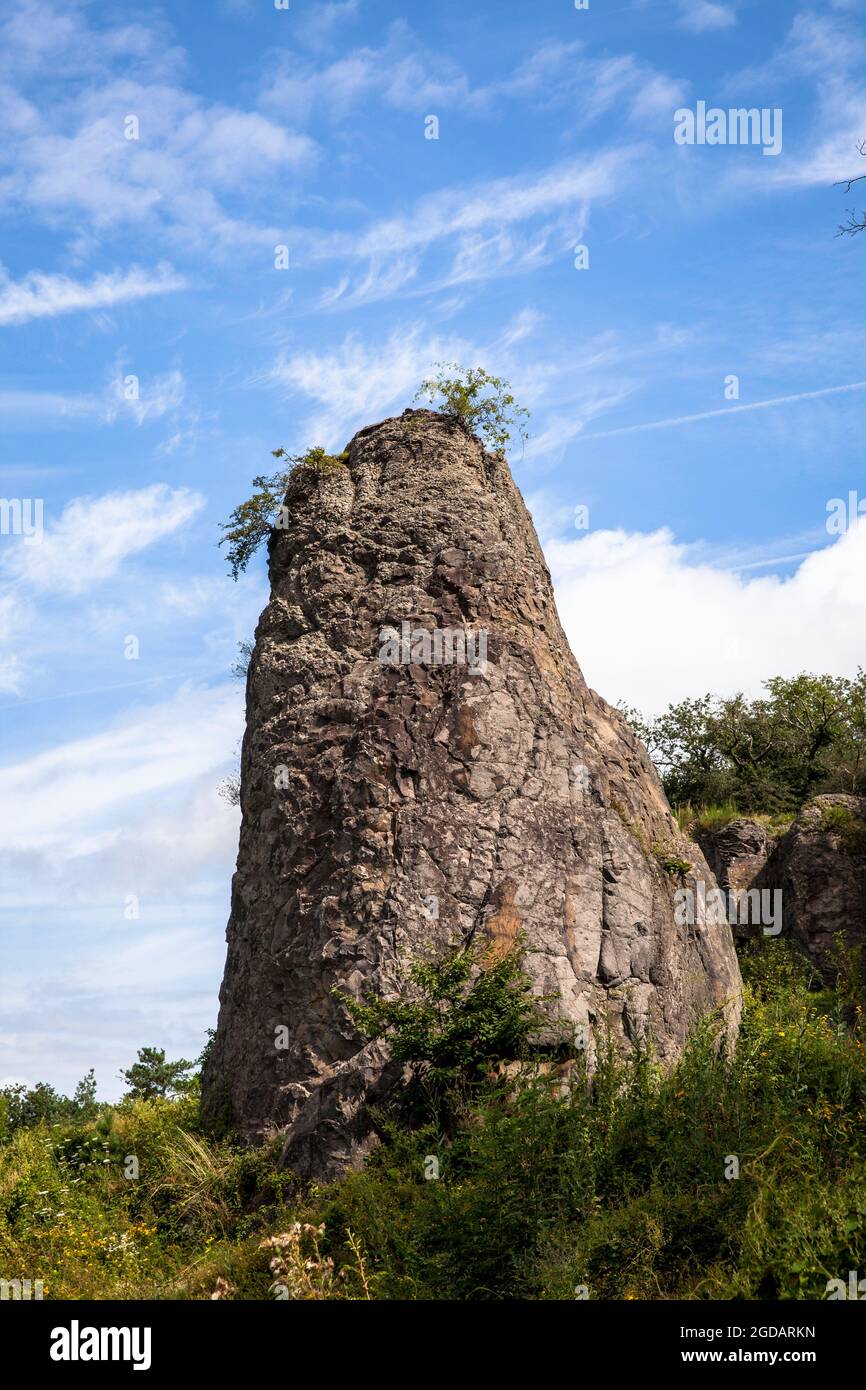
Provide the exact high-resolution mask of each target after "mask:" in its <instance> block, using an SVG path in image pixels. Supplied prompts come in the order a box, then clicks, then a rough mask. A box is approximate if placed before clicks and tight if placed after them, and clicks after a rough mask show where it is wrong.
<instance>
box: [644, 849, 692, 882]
mask: <svg viewBox="0 0 866 1390" xmlns="http://www.w3.org/2000/svg"><path fill="white" fill-rule="evenodd" d="M653 858H654V859H655V860H656V863H657V864H658V865H659V866H660V867H661V868H662V869H663V870H664V872H665V873H666V874H668V875H669V876H670V877H671V878H682V877H683V875H684V874H689V873H691V871H692V867H693V866H692V864H691V862H690V861H689V860H688V859H683V857H682V855H680V854H677V852H676V849H672V848H671V847H670V846H668V845H654V846H653Z"/></svg>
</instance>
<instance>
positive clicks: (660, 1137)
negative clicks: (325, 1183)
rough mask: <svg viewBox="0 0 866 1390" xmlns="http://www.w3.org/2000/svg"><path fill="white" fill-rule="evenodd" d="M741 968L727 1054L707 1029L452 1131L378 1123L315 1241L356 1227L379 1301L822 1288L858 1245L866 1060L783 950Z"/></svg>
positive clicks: (724, 1294)
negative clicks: (673, 1047)
mask: <svg viewBox="0 0 866 1390" xmlns="http://www.w3.org/2000/svg"><path fill="white" fill-rule="evenodd" d="M744 970H745V974H746V977H747V981H748V986H747V992H746V1011H745V1019H744V1024H743V1029H742V1036H741V1040H740V1045H739V1048H738V1050H737V1052H736V1054H734V1055H727V1054H726V1053H725V1052H724V1051H720V1050H719V1048H718V1045H717V1025H716V1024H714V1023H713V1022H712V1021H710V1022H709V1023H707V1024H705V1025H704V1026H703V1027H702V1028H700V1029H698V1031H697V1032H696V1034H695V1035H694V1036H693V1038H692V1041H691V1043H690V1045H689V1046H688V1048H687V1050H686V1052H685V1054H684V1056H683V1057H682V1059H681V1061H680V1062H679V1063H678V1064H677V1066H676V1067H675V1068H673V1069H672V1070H671V1071H670V1072H668V1073H665V1072H664V1071H663V1070H662V1069H661V1068H660V1067H658V1066H656V1065H655V1064H654V1063H653V1062H652V1060H651V1059H650V1058H649V1057H648V1056H647V1055H646V1054H645V1053H641V1052H638V1053H637V1054H636V1055H635V1056H633V1057H632V1058H630V1059H625V1060H623V1059H618V1058H617V1057H616V1056H615V1055H614V1054H613V1053H612V1052H611V1051H610V1050H608V1051H604V1050H603V1055H602V1057H601V1058H600V1063H599V1067H598V1070H597V1072H596V1074H595V1076H594V1078H593V1081H592V1085H591V1086H587V1084H586V1082H585V1079H584V1078H583V1076H582V1074H581V1073H579V1072H578V1073H577V1074H576V1075H575V1076H574V1077H573V1081H572V1084H571V1085H570V1087H569V1088H568V1089H567V1090H566V1092H565V1093H563V1089H562V1083H561V1082H559V1083H558V1084H557V1085H556V1086H553V1085H551V1084H550V1077H549V1075H547V1074H545V1072H544V1070H543V1069H542V1068H541V1067H539V1068H537V1069H536V1071H535V1073H534V1074H532V1072H530V1071H527V1072H525V1073H524V1074H523V1075H522V1078H521V1080H520V1084H519V1085H515V1086H514V1087H513V1088H512V1089H511V1091H510V1092H503V1089H502V1088H501V1087H499V1088H495V1087H493V1088H491V1089H490V1090H488V1091H487V1092H485V1093H483V1094H481V1095H479V1096H478V1097H477V1100H476V1104H475V1107H474V1109H473V1111H472V1115H471V1118H470V1119H468V1120H467V1122H466V1123H464V1124H463V1125H461V1127H460V1128H459V1129H458V1130H457V1131H456V1132H455V1133H453V1134H451V1135H443V1134H442V1133H441V1131H440V1130H439V1129H438V1128H437V1126H436V1124H435V1123H431V1124H430V1125H428V1126H427V1127H426V1128H419V1129H418V1130H416V1131H414V1132H408V1133H407V1131H406V1130H405V1129H402V1130H397V1129H395V1130H394V1131H393V1132H390V1133H387V1132H386V1134H385V1137H384V1142H383V1144H382V1145H381V1146H380V1148H379V1149H378V1150H377V1151H376V1153H375V1154H374V1156H373V1157H372V1158H371V1160H370V1161H369V1163H368V1165H367V1168H366V1169H365V1171H364V1172H362V1173H358V1174H353V1175H351V1176H350V1177H349V1178H347V1179H346V1180H345V1181H344V1182H343V1183H342V1184H340V1185H339V1186H338V1187H336V1188H333V1189H329V1190H327V1192H326V1193H325V1194H323V1195H322V1198H321V1199H320V1200H319V1205H318V1208H317V1210H318V1213H319V1214H320V1215H322V1216H324V1219H325V1222H326V1231H327V1233H328V1241H329V1244H328V1247H327V1248H328V1249H329V1250H330V1251H331V1253H332V1254H333V1255H334V1257H335V1258H336V1259H338V1260H339V1258H340V1257H341V1252H344V1251H345V1249H346V1236H345V1232H346V1231H347V1230H348V1229H351V1230H352V1231H353V1232H354V1233H355V1234H356V1237H357V1238H358V1239H359V1240H360V1241H361V1243H362V1245H363V1247H364V1250H365V1252H366V1256H367V1264H368V1269H369V1277H370V1283H371V1286H372V1288H373V1290H374V1293H375V1296H376V1297H381V1298H421V1299H443V1300H444V1299H478V1298H481V1299H485V1298H488V1299H489V1298H496V1299H548V1298H557V1299H570V1298H573V1297H574V1296H575V1288H576V1286H578V1285H586V1286H588V1288H589V1290H590V1296H591V1297H592V1298H614V1299H622V1298H626V1299H628V1298H638V1299H658V1298H720V1299H730V1298H741V1299H742V1298H745V1299H752V1298H754V1299H763V1298H776V1297H778V1298H803V1297H807V1298H821V1297H823V1296H824V1295H825V1291H826V1282H827V1280H828V1278H831V1277H835V1276H836V1275H838V1274H840V1273H841V1274H843V1275H844V1273H845V1271H846V1270H847V1269H849V1268H857V1267H859V1266H860V1265H862V1262H863V1255H864V1250H866V1169H864V1164H863V1159H864V1157H866V1056H864V1049H863V1046H862V1044H861V1043H859V1042H858V1041H857V1039H856V1038H855V1037H853V1036H852V1034H851V1032H850V1031H849V1030H848V1029H847V1028H846V1027H845V1026H844V1025H843V1024H841V1023H840V1022H839V1020H838V1019H837V1018H836V1017H835V1016H834V1007H833V1002H832V997H831V996H829V995H827V994H822V993H816V992H815V991H814V989H813V988H811V987H810V986H812V985H814V983H815V981H814V980H813V979H812V972H811V968H810V966H809V964H808V962H807V961H805V959H804V958H803V957H802V956H800V955H798V953H797V952H796V951H794V950H793V949H792V948H790V947H789V945H788V944H786V943H785V942H783V941H781V940H777V939H774V940H772V941H767V940H762V941H759V942H756V943H754V945H753V946H750V948H749V954H748V956H747V957H746V959H745V960H744ZM431 1155H435V1156H437V1157H438V1159H439V1163H440V1177H439V1179H438V1180H435V1181H426V1180H425V1164H426V1163H427V1160H428V1158H429V1156H431ZM729 1155H735V1156H737V1157H738V1159H739V1163H740V1176H739V1178H733V1177H732V1178H730V1179H729V1178H726V1176H725V1173H726V1168H727V1160H728V1156H729ZM326 1199H327V1201H326ZM323 1203H325V1204H324V1205H323Z"/></svg>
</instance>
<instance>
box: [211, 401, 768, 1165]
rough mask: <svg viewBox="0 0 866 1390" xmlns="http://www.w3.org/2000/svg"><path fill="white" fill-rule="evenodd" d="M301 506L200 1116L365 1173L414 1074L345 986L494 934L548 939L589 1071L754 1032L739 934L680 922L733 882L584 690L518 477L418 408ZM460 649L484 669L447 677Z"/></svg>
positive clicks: (388, 988)
mask: <svg viewBox="0 0 866 1390" xmlns="http://www.w3.org/2000/svg"><path fill="white" fill-rule="evenodd" d="M286 506H287V508H288V511H287V516H288V518H289V520H288V524H287V526H286V527H285V529H282V530H278V531H275V532H274V534H273V536H272V539H271V542H270V579H271V598H270V602H269V603H268V605H267V607H266V609H265V610H264V612H263V614H262V616H261V619H260V622H259V625H258V629H257V632H256V642H255V650H254V653H253V657H252V660H251V663H250V668H249V674H248V679H247V728H246V735H245V738H244V745H243V754H242V762H241V807H242V813H243V821H242V828H241V836H240V848H239V854H238V866H237V872H236V874H235V878H234V882H233V889H232V911H231V918H230V921H229V926H228V957H227V961H226V967H225V977H224V981H223V986H222V990H221V995H220V998H221V1008H220V1016H219V1024H218V1029H217V1036H216V1039H215V1042H214V1047H213V1051H212V1056H211V1059H210V1063H209V1065H208V1067H207V1069H206V1073H205V1078H204V1095H205V1105H206V1108H210V1109H211V1111H212V1112H215V1111H216V1110H217V1109H218V1108H219V1107H220V1106H221V1105H224V1104H225V1103H226V1102H228V1104H229V1106H230V1111H231V1115H232V1118H233V1119H234V1121H235V1123H237V1124H239V1125H240V1127H241V1128H242V1129H243V1131H244V1132H246V1133H247V1134H248V1135H249V1136H250V1137H254V1136H256V1135H261V1134H265V1133H269V1132H273V1131H274V1130H283V1131H285V1135H286V1147H285V1161H286V1163H287V1164H288V1165H289V1166H290V1167H291V1168H293V1169H294V1170H295V1171H297V1172H299V1173H302V1174H305V1175H314V1176H318V1177H329V1176H333V1175H334V1174H336V1173H338V1172H339V1171H341V1169H343V1168H344V1167H345V1166H347V1165H351V1164H354V1163H357V1162H359V1161H361V1160H362V1158H363V1155H364V1153H365V1151H366V1149H367V1147H368V1146H369V1144H370V1142H371V1136H370V1128H369V1125H368V1123H367V1120H366V1108H365V1107H366V1102H367V1100H368V1099H369V1097H370V1095H371V1093H372V1095H374V1096H377V1097H378V1096H380V1095H382V1094H384V1093H385V1091H387V1088H388V1086H389V1085H391V1084H392V1083H393V1081H394V1080H395V1074H394V1069H393V1064H390V1063H389V1061H388V1058H387V1053H386V1051H385V1050H384V1049H383V1048H382V1047H381V1045H379V1044H369V1043H367V1042H365V1040H364V1039H363V1038H361V1037H359V1035H358V1033H357V1031H356V1029H355V1028H354V1026H353V1025H352V1023H351V1021H350V1019H349V1017H348V1015H347V1014H346V1012H345V1010H344V1008H343V1007H342V1005H341V1004H340V1003H339V1001H338V1000H336V999H335V998H334V995H333V994H332V990H333V988H334V986H337V987H339V988H340V989H342V990H344V991H348V992H350V993H352V994H355V995H367V996H369V995H370V994H372V993H385V994H388V993H393V992H396V991H397V990H398V989H399V988H400V986H401V981H402V979H403V975H404V973H405V969H406V967H407V965H408V964H409V963H411V962H412V961H413V960H414V959H415V958H416V957H418V956H419V955H421V954H425V953H429V952H436V951H439V950H441V949H443V948H444V947H445V946H446V945H447V944H448V943H450V942H453V941H455V940H458V939H468V938H471V937H473V936H478V935H481V936H482V937H484V938H487V939H489V940H491V941H492V942H494V943H496V944H497V945H498V946H499V947H501V948H503V949H505V948H507V946H508V945H509V944H510V943H511V942H513V941H514V940H515V939H516V938H517V937H518V935H519V934H520V933H521V932H523V933H525V934H526V938H527V942H528V945H529V947H530V948H531V949H530V951H529V953H528V954H527V958H526V963H527V969H528V972H529V974H530V975H531V977H532V980H533V982H534V985H535V987H536V989H537V991H538V993H539V994H551V993H555V994H558V995H559V1000H558V1002H557V1003H556V1004H554V1005H551V1006H550V1009H551V1013H552V1014H554V1015H559V1016H562V1015H565V1016H566V1017H567V1018H568V1019H569V1020H571V1022H572V1023H574V1024H575V1025H579V1024H585V1025H589V1049H590V1058H591V1057H592V1052H593V1048H594V1045H595V1040H596V1039H598V1038H599V1037H600V1035H601V1032H602V1031H603V1030H604V1029H605V1028H606V1027H610V1029H611V1030H612V1033H613V1036H614V1038H615V1039H616V1040H617V1042H618V1044H619V1045H620V1046H622V1047H623V1048H626V1047H628V1046H629V1045H630V1044H631V1043H633V1042H634V1040H636V1039H638V1038H641V1037H644V1036H646V1037H647V1038H649V1039H651V1040H652V1043H653V1045H654V1048H655V1051H656V1053H657V1055H658V1056H659V1057H660V1058H661V1059H662V1060H663V1061H665V1062H670V1061H672V1060H673V1059H674V1058H675V1057H676V1056H677V1055H678V1053H679V1051H680V1050H681V1048H682V1046H683V1043H684V1041H685V1039H686V1036H687V1034H688V1032H689V1030H690V1028H691V1027H692V1026H693V1024H694V1023H695V1021H696V1020H697V1019H699V1018H700V1017H702V1016H704V1015H706V1014H707V1013H708V1012H709V1011H711V1010H716V1009H719V1010H720V1011H721V1017H722V1019H723V1022H724V1025H725V1026H726V1027H727V1028H728V1030H729V1031H730V1030H732V1029H734V1028H735V1027H736V1023H737V1021H738V1017H739V1008H740V992H741V982H740V974H739V969H738V966H737V961H736V956H735V952H734V948H733V942H732V938H731V933H730V930H729V928H727V927H726V926H725V927H718V926H713V927H707V926H702V925H701V924H700V922H699V921H698V922H697V923H693V924H689V923H688V922H684V923H683V924H681V925H680V924H678V915H679V916H682V915H683V914H677V913H676V911H675V903H674V894H675V892H676V890H678V889H680V890H682V889H684V888H685V889H688V888H690V887H691V888H692V890H694V888H695V884H696V880H698V879H702V880H704V882H705V884H707V885H711V886H713V887H715V879H714V878H713V876H712V874H711V872H710V870H709V868H708V867H707V864H706V861H705V860H704V858H703V856H702V854H701V851H700V850H699V849H698V847H697V846H696V845H694V844H692V843H690V842H689V841H688V840H685V839H684V838H683V836H682V835H681V833H680V832H679V829H678V827H677V825H676V823H675V821H674V819H673V818H672V816H671V813H670V810H669V808H668V805H667V802H666V800H665V797H664V793H663V792H662V789H661V786H660V784H659V781H658V778H657V776H656V774H655V772H654V770H653V768H652V765H651V763H650V761H649V759H648V757H647V754H646V752H645V751H644V749H643V747H642V745H641V744H640V743H639V741H638V740H637V738H636V737H635V735H634V734H633V733H632V732H631V730H630V729H629V727H628V726H627V725H626V723H625V721H624V720H623V718H622V717H621V715H620V714H619V713H618V712H617V711H616V710H614V709H612V708H611V707H610V706H608V705H607V704H606V703H605V702H604V701H603V700H602V699H601V698H600V697H599V696H598V695H596V694H595V693H594V692H593V691H591V690H590V689H589V688H588V687H587V685H586V683H585V681H584V679H583V677H582V675H581V672H580V670H579V668H578V666H577V663H576V661H575V659H574V657H573V655H572V653H571V650H570V648H569V645H568V642H567V640H566V637H565V634H564V632H563V630H562V627H561V626H560V622H559V618H558V616H557V612H556V606H555V603H554V599H553V592H552V588H551V582H550V576H549V573H548V571H547V567H546V565H545V562H544V558H543V555H542V552H541V548H540V546H539V544H538V540H537V538H536V535H535V530H534V528H533V525H532V521H531V519H530V517H529V514H528V512H527V510H526V507H525V506H524V503H523V500H522V498H521V496H520V493H519V492H518V490H517V487H516V486H515V484H514V482H513V480H512V477H511V473H510V471H509V468H508V465H507V463H506V462H505V461H504V459H502V458H501V457H499V456H496V455H493V454H491V453H488V452H486V451H485V450H484V449H483V447H482V445H481V443H480V442H479V441H478V440H477V439H476V438H474V437H473V436H471V435H470V434H468V433H467V432H466V431H465V430H464V429H463V428H462V426H460V425H459V424H456V423H454V422H453V421H451V420H449V419H448V418H446V417H445V416H442V415H438V414H436V413H434V412H431V411H412V412H408V411H407V412H406V413H405V414H404V415H402V416H399V417H397V418H394V419H389V420H385V421H383V422H382V423H381V424H378V425H374V426H371V427H370V428H368V429H364V430H361V431H360V433H359V434H357V435H356V436H355V438H354V439H353V440H352V443H351V444H350V446H349V451H348V461H347V463H346V465H345V466H341V467H338V468H336V469H334V471H332V472H328V473H315V472H313V471H311V470H302V471H300V472H299V473H297V474H296V475H295V476H293V478H292V480H291V482H290V485H289V491H288V494H287V498H286ZM404 624H406V626H405V627H404V626H403V625H404ZM436 630H438V631H439V634H440V637H439V645H438V648H437V646H436V645H434V644H433V642H432V634H434V632H435V631H436ZM446 630H447V632H448V633H450V634H451V639H450V640H453V641H454V647H453V649H452V648H450V646H449V642H444V645H443V641H444V639H443V638H442V633H443V632H444V631H446ZM383 634H384V636H383ZM425 634H426V639H425ZM455 634H458V636H457V638H456V639H455V637H454V635H455ZM466 635H468V636H469V639H470V640H469V641H468V642H467V647H468V651H469V655H470V658H471V660H470V661H468V662H467V661H463V662H461V661H459V660H456V659H455V660H451V661H450V662H449V661H448V660H447V659H444V660H439V661H437V660H436V659H435V658H436V656H437V655H438V656H439V657H442V656H443V654H444V657H445V658H447V657H448V656H449V655H452V656H453V655H454V654H455V651H456V655H457V657H459V656H460V655H461V653H462V648H461V642H462V641H463V640H465V637H466ZM482 637H483V642H484V643H485V644H486V660H483V661H478V660H475V657H477V654H478V651H479V650H482V651H483V650H484V649H483V647H480V646H479V644H480V642H481V641H482ZM388 643H390V646H389V645H387V644H388ZM431 652H432V657H431ZM383 653H384V654H385V657H386V659H384V660H383V659H382V656H383ZM685 864H688V865H691V868H690V869H688V871H686V869H685V867H684V866H685ZM278 1043H279V1044H280V1045H277V1044H278Z"/></svg>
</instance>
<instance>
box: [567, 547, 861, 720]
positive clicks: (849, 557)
mask: <svg viewBox="0 0 866 1390" xmlns="http://www.w3.org/2000/svg"><path fill="white" fill-rule="evenodd" d="M545 555H546V557H547V561H548V564H549V565H550V569H551V573H552V575H553V581H554V585H555V589H556V599H557V605H558V608H559V612H560V615H561V617H562V621H563V625H564V627H565V629H566V632H567V633H568V637H569V641H570V642H571V646H572V649H573V651H574V653H575V655H576V657H577V659H578V661H579V663H580V665H581V667H582V669H583V671H584V674H585V676H586V678H587V680H588V681H589V682H590V684H591V685H592V686H593V687H594V688H595V689H596V690H598V691H599V693H600V694H601V695H603V696H604V697H605V698H606V699H607V700H610V701H611V702H615V701H617V700H619V699H624V700H625V701H626V702H627V703H628V704H630V705H634V706H636V707H637V708H639V709H641V710H643V711H645V712H646V713H648V714H653V713H657V712H659V711H660V710H661V709H663V708H664V707H665V706H666V705H667V704H668V703H669V702H671V701H677V700H681V699H684V698H685V697H686V696H697V695H703V694H706V692H707V691H710V692H712V693H714V694H727V693H731V692H733V691H736V690H744V691H746V693H747V694H750V695H756V694H758V693H759V692H760V683H761V681H762V680H763V679H765V678H767V677H769V676H774V675H783V676H790V675H794V674H796V673H797V672H799V671H803V670H807V671H817V672H823V671H830V672H833V673H836V674H853V673H854V671H855V670H856V668H857V666H858V665H859V664H862V663H863V632H864V630H866V524H860V525H856V526H855V527H853V528H852V529H851V530H850V531H849V532H847V534H845V535H844V536H842V537H840V538H839V539H838V540H837V541H836V542H835V543H834V544H830V545H828V546H827V547H826V548H825V549H823V550H819V551H815V552H814V553H812V554H810V555H809V556H808V558H807V559H805V560H804V561H803V563H802V564H801V565H800V566H799V567H798V569H797V570H796V572H795V573H794V574H792V575H791V577H790V578H779V577H778V576H776V575H763V576H757V575H756V574H754V573H753V572H734V571H731V570H729V569H722V568H720V567H718V566H714V565H712V564H708V563H706V562H705V561H702V560H701V559H700V558H696V553H695V551H694V549H693V548H690V547H688V546H685V545H681V544H678V543H677V541H676V540H675V539H674V537H673V536H672V535H671V533H670V532H669V531H667V530H661V531H657V532H654V533H652V534H649V535H646V534H640V533H627V532H624V531H598V532H594V533H590V534H588V535H586V536H584V537H582V538H580V539H577V540H555V539H554V540H549V541H548V542H547V543H546V544H545Z"/></svg>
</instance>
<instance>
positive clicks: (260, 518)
mask: <svg viewBox="0 0 866 1390" xmlns="http://www.w3.org/2000/svg"><path fill="white" fill-rule="evenodd" d="M271 452H272V454H273V456H274V458H275V459H279V460H280V461H281V466H280V468H278V469H277V471H276V473H272V474H270V476H268V475H267V474H260V475H259V476H258V477H257V478H253V487H254V488H255V489H256V491H255V492H254V493H253V495H252V497H249V498H247V500H246V502H241V503H240V505H239V506H237V507H235V509H234V511H233V512H232V514H231V516H230V517H229V519H228V521H226V522H224V523H222V524H221V526H220V530H222V531H225V533H226V534H225V535H224V536H223V538H222V540H221V541H220V545H226V546H228V551H227V553H226V554H227V559H228V562H229V566H230V568H231V572H232V578H233V579H237V577H238V575H239V574H241V573H242V572H243V571H244V570H245V569H246V567H247V565H248V564H249V562H250V560H251V559H252V557H253V555H255V553H256V551H257V550H258V549H259V546H260V545H261V544H262V542H263V541H266V540H267V538H268V536H270V534H271V531H272V530H273V528H274V524H275V521H276V518H277V514H278V512H279V510H280V508H281V507H282V505H283V500H284V498H285V495H286V489H287V487H288V485H289V481H290V479H291V478H293V477H294V476H295V475H296V474H297V472H298V471H299V470H307V471H309V472H312V473H332V472H334V470H335V469H337V468H342V467H343V464H344V463H345V459H346V455H345V454H344V453H343V454H328V453H326V452H325V450H324V449H322V448H321V447H319V446H315V447H314V448H312V449H308V450H307V452H306V453H305V454H294V455H290V454H287V453H286V451H285V449H273V450H272V451H271Z"/></svg>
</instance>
